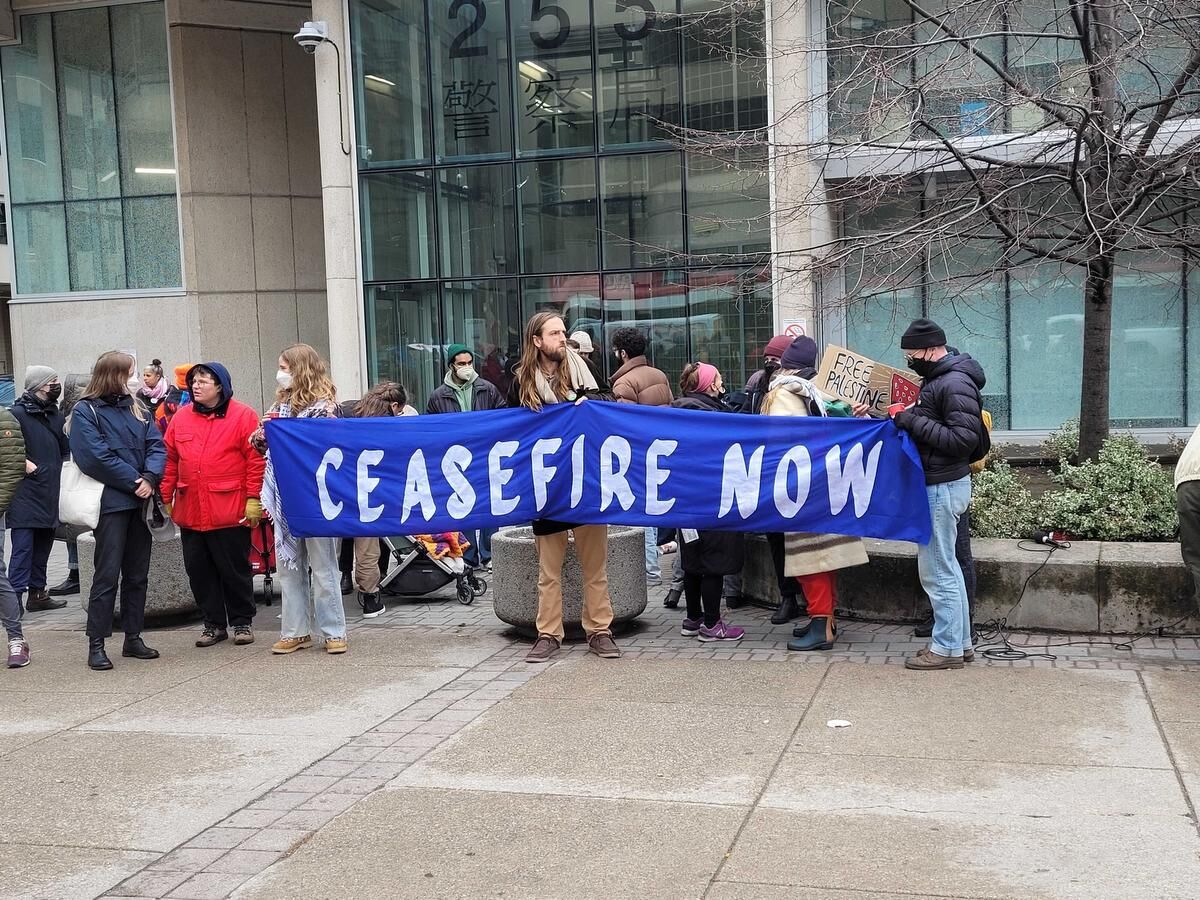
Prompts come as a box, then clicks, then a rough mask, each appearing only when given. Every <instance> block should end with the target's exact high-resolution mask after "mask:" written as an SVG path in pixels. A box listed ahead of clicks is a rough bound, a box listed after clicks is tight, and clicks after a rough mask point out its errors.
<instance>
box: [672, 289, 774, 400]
mask: <svg viewBox="0 0 1200 900" xmlns="http://www.w3.org/2000/svg"><path fill="white" fill-rule="evenodd" d="M688 285H689V291H688V313H689V315H688V322H689V325H690V329H689V330H690V338H691V353H690V356H691V358H692V359H693V360H698V361H701V362H708V363H712V364H713V365H715V366H716V367H717V368H718V369H720V370H721V374H722V375H723V376H724V378H725V383H726V384H727V385H728V386H729V388H728V389H729V390H735V389H736V388H738V387H741V386H742V385H744V384H745V383H746V381H747V380H749V378H750V376H751V375H752V374H753V373H754V371H755V370H756V369H757V368H758V367H759V365H761V363H762V354H763V348H764V347H766V345H767V341H769V340H770V339H771V335H772V333H773V330H774V311H773V310H774V306H773V303H772V299H771V297H772V292H771V272H770V269H769V268H767V267H755V268H751V269H694V270H692V271H691V272H689V273H688ZM677 374H678V373H674V372H668V373H667V375H668V377H671V378H675V377H677Z"/></svg>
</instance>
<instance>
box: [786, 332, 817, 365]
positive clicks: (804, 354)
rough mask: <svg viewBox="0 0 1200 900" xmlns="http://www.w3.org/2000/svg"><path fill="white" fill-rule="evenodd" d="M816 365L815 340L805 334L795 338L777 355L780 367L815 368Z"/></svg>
mask: <svg viewBox="0 0 1200 900" xmlns="http://www.w3.org/2000/svg"><path fill="white" fill-rule="evenodd" d="M816 366H817V342H816V341H814V340H813V339H812V338H810V337H808V336H807V335H801V336H800V337H798V338H796V339H795V340H794V341H792V342H791V344H789V345H788V348H787V349H786V350H784V351H783V356H781V357H779V368H781V369H815V368H816Z"/></svg>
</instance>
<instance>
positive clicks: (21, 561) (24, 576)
mask: <svg viewBox="0 0 1200 900" xmlns="http://www.w3.org/2000/svg"><path fill="white" fill-rule="evenodd" d="M53 549H54V529H53V528H14V529H12V555H11V556H10V557H9V560H8V578H9V581H11V582H12V587H13V590H14V591H16V592H17V594H18V595H19V594H23V593H25V591H27V590H33V589H37V590H41V589H42V588H44V587H45V586H46V563H47V561H48V560H49V559H50V551H51V550H53Z"/></svg>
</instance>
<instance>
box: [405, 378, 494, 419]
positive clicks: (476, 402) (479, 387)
mask: <svg viewBox="0 0 1200 900" xmlns="http://www.w3.org/2000/svg"><path fill="white" fill-rule="evenodd" d="M507 405H508V404H507V403H505V402H504V395H502V394H501V393H500V391H499V389H497V387H496V386H495V385H494V384H492V383H491V382H490V381H488V380H487V379H486V378H476V379H475V384H474V390H473V391H472V392H471V412H479V411H480V410H485V409H503V408H504V407H505V406H507ZM425 412H426V414H427V415H428V414H434V413H456V412H462V407H460V406H459V405H458V397H456V396H455V394H454V391H452V390H451V389H450V386H449V385H446V384H440V385H438V386H437V387H436V388H435V389H434V391H433V393H432V394H430V395H429V403H428V404H427V405H426V407H425Z"/></svg>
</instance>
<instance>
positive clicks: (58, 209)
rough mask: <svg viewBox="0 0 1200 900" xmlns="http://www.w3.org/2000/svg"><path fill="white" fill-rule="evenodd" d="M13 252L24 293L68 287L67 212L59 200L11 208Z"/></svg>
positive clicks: (18, 281) (43, 292) (47, 291)
mask: <svg viewBox="0 0 1200 900" xmlns="http://www.w3.org/2000/svg"><path fill="white" fill-rule="evenodd" d="M12 243H13V255H14V257H15V259H16V263H17V286H18V287H19V288H20V290H21V293H23V294H50V293H55V292H57V291H69V290H70V289H71V280H70V274H69V272H68V269H67V214H66V211H65V210H64V209H63V205H62V204H61V203H47V204H39V205H34V206H25V205H21V206H13V208H12Z"/></svg>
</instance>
